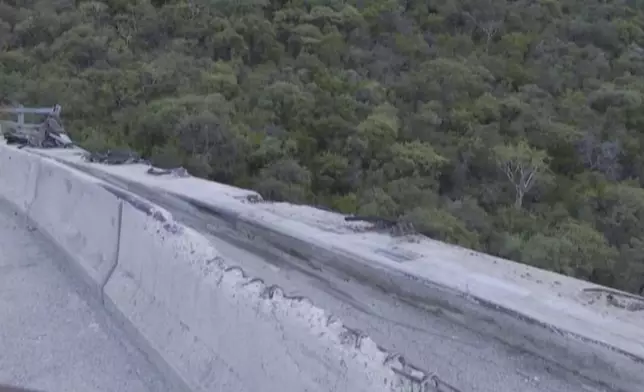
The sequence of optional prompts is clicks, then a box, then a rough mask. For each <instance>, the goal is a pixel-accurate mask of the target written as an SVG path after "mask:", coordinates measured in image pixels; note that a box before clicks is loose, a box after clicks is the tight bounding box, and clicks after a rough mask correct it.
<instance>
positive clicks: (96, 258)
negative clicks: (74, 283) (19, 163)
mask: <svg viewBox="0 0 644 392" xmlns="http://www.w3.org/2000/svg"><path fill="white" fill-rule="evenodd" d="M34 159H35V158H34ZM37 174H38V175H37V185H36V190H35V198H34V200H33V203H32V204H31V206H30V208H29V210H28V216H29V217H30V218H31V219H32V220H33V221H34V222H35V223H36V225H37V226H38V227H39V229H40V230H41V232H44V234H46V235H47V236H49V237H51V238H52V239H53V241H54V242H55V243H56V244H58V245H59V246H60V247H61V248H62V249H63V250H64V251H65V252H66V253H67V254H68V257H69V259H70V260H71V261H72V263H71V265H70V267H71V268H72V269H74V270H75V271H74V272H75V273H77V274H78V275H79V276H80V277H81V278H82V279H83V280H84V281H85V283H86V284H87V285H88V286H89V288H90V289H91V290H92V291H93V294H95V295H97V296H98V297H100V295H101V290H102V287H103V285H104V284H105V282H106V281H107V278H108V276H109V275H110V273H111V272H112V270H113V269H114V265H115V263H116V256H117V247H118V238H119V224H120V223H119V220H120V209H121V201H120V200H119V198H117V197H116V196H114V195H113V194H112V193H110V192H108V191H106V190H105V189H104V188H103V187H102V186H101V185H100V181H99V180H96V179H94V178H93V177H91V176H88V175H86V174H83V173H81V172H78V171H74V170H70V169H69V168H67V167H65V166H64V165H61V164H59V163H57V162H54V161H52V160H49V159H45V158H40V168H39V170H38V173H37Z"/></svg>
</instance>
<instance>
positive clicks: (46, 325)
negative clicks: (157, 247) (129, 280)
mask: <svg viewBox="0 0 644 392" xmlns="http://www.w3.org/2000/svg"><path fill="white" fill-rule="evenodd" d="M64 261H65V260H64V256H63V255H61V253H60V252H59V251H58V250H57V249H55V248H54V247H53V246H52V244H51V243H50V242H49V241H48V240H46V239H45V238H44V237H43V236H42V235H41V234H40V233H39V232H38V231H37V230H35V229H34V228H33V227H31V226H30V225H29V224H28V223H27V222H26V220H25V218H24V216H22V215H20V214H18V213H17V212H15V210H13V209H12V207H10V206H9V205H8V204H6V203H4V202H1V201H0V384H12V385H15V386H22V387H27V388H34V389H37V390H41V391H44V392H63V391H64V392H90V391H91V392H94V391H96V392H98V391H105V392H113V391H120V392H144V391H150V392H165V391H169V389H168V388H167V387H166V384H165V383H164V382H163V381H162V377H160V375H159V374H158V373H157V372H156V370H155V368H154V367H153V366H152V365H150V364H149V363H148V362H147V361H146V360H145V359H144V357H143V356H142V355H141V354H140V352H138V351H137V350H136V349H135V348H134V347H132V346H131V345H130V344H129V343H127V340H126V339H125V336H124V334H123V333H122V332H121V331H120V330H119V329H118V328H117V327H116V326H114V325H113V324H111V322H110V321H109V318H108V316H107V315H106V314H105V313H104V312H103V311H102V308H101V307H100V305H99V304H96V303H92V302H91V299H89V297H88V296H86V295H85V294H84V293H83V288H82V286H80V285H78V284H77V283H76V282H75V281H74V279H73V278H72V277H71V275H70V274H67V273H65V272H64V265H65V264H64Z"/></svg>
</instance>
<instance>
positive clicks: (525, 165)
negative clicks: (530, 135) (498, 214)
mask: <svg viewBox="0 0 644 392" xmlns="http://www.w3.org/2000/svg"><path fill="white" fill-rule="evenodd" d="M493 153H494V158H495V160H496V164H497V166H498V167H499V169H500V170H501V171H502V172H503V174H504V175H505V177H506V178H507V179H508V180H509V181H510V183H511V184H512V186H513V187H514V192H515V200H514V206H515V207H516V208H517V209H520V208H521V207H522V206H523V199H524V197H525V195H526V193H528V192H529V191H530V189H532V188H533V187H534V185H535V184H536V183H537V182H538V181H539V180H540V177H541V176H542V175H543V174H545V172H546V170H547V169H548V155H547V154H546V153H545V152H544V151H541V150H536V149H533V148H532V147H530V146H529V145H528V144H527V143H526V142H524V141H521V142H519V143H518V144H514V145H503V146H498V147H496V148H494V151H493Z"/></svg>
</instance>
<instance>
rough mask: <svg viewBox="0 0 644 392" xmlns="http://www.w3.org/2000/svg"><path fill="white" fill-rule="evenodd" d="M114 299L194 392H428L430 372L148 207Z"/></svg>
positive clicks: (139, 218) (130, 239)
mask: <svg viewBox="0 0 644 392" xmlns="http://www.w3.org/2000/svg"><path fill="white" fill-rule="evenodd" d="M105 299H106V303H108V304H109V306H110V308H111V309H112V311H113V312H115V313H117V317H118V318H119V319H121V320H123V321H124V322H125V323H129V324H131V325H130V326H129V328H130V329H131V330H132V331H136V332H137V334H138V335H139V340H140V341H142V342H146V343H147V344H148V345H149V347H148V350H149V351H150V352H151V353H152V357H153V358H158V361H159V362H161V364H162V365H163V364H165V365H166V366H170V367H171V368H172V369H171V370H172V371H173V373H175V374H178V375H179V377H180V380H179V381H180V382H181V383H183V384H184V385H185V386H186V387H187V389H189V390H192V391H213V390H214V391H218V390H222V391H223V390H226V391H249V392H250V391H259V390H266V391H272V390H280V391H298V392H299V391H310V392H315V391H319V392H332V391H337V392H344V391H352V392H375V391H405V392H408V391H420V390H426V388H428V384H427V382H428V381H429V380H428V379H427V377H426V375H425V374H424V373H423V372H421V371H418V370H416V369H410V368H409V367H408V366H405V365H404V361H402V360H401V359H399V358H398V357H396V356H391V355H389V354H388V353H386V352H384V351H383V350H381V349H379V348H378V347H377V346H376V345H375V344H374V342H373V341H372V340H371V339H369V338H368V337H363V336H361V335H360V334H359V333H357V332H355V331H350V330H348V329H347V328H345V327H344V326H343V325H342V324H341V323H340V322H339V321H337V320H335V319H333V317H330V316H329V315H327V314H325V312H324V311H322V310H321V309H319V308H316V307H314V306H313V305H312V304H311V303H310V302H309V301H307V300H306V299H304V298H289V297H288V296H286V295H285V294H284V293H283V292H282V291H281V290H280V289H279V288H276V287H266V286H265V285H264V283H263V282H262V281H261V280H258V279H252V278H250V277H247V276H245V274H244V272H243V271H242V270H241V269H240V268H238V267H235V266H232V265H231V264H230V263H229V262H228V261H227V260H224V259H223V258H221V257H220V256H219V254H218V252H217V250H216V249H215V248H213V247H212V246H211V245H210V243H209V242H208V241H207V240H206V239H205V238H204V237H203V236H202V235H200V234H198V233H197V232H196V231H193V230H192V229H190V228H187V227H184V226H182V225H179V224H177V223H176V222H174V221H172V218H171V217H170V216H169V214H168V213H167V212H161V211H160V210H158V209H154V208H145V207H144V208H142V207H141V203H139V205H138V206H135V205H134V204H130V203H127V204H124V206H123V218H122V226H121V239H120V251H119V259H118V264H117V267H116V270H115V272H114V274H113V276H112V277H111V278H110V280H109V281H108V283H107V285H106V287H105ZM403 373H406V374H408V375H411V377H409V376H407V375H403Z"/></svg>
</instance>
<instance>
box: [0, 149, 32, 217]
mask: <svg viewBox="0 0 644 392" xmlns="http://www.w3.org/2000/svg"><path fill="white" fill-rule="evenodd" d="M39 162H40V158H39V157H36V156H34V155H33V154H30V153H28V152H26V151H22V150H18V149H15V148H9V147H7V146H2V145H0V197H2V198H4V199H5V200H7V201H8V202H10V203H11V204H13V205H14V206H16V207H17V208H18V210H19V211H21V212H27V210H28V209H29V207H30V206H31V203H32V202H33V200H34V196H35V192H36V181H37V178H38V170H39Z"/></svg>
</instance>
